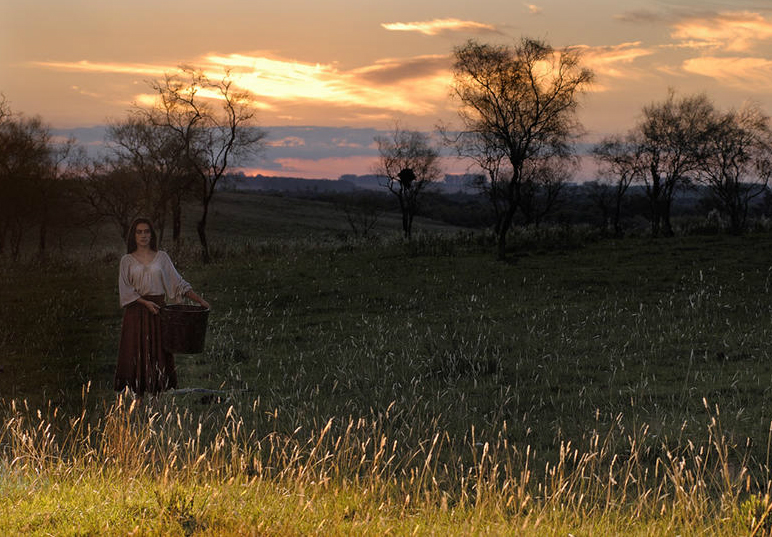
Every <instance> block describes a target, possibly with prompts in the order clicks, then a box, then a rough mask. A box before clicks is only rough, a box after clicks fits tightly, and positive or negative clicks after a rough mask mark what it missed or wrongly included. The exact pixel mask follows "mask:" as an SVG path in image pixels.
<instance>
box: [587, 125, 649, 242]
mask: <svg viewBox="0 0 772 537" xmlns="http://www.w3.org/2000/svg"><path fill="white" fill-rule="evenodd" d="M640 149H641V148H640V147H639V146H638V145H637V144H635V142H634V140H631V139H628V140H626V139H623V138H621V137H619V136H611V137H608V138H605V139H604V140H602V141H601V142H600V143H599V144H598V145H596V146H595V147H594V148H593V156H594V157H595V160H596V161H597V162H598V164H599V168H600V169H599V171H600V173H601V175H602V176H603V179H601V180H599V181H595V182H594V183H590V184H588V189H589V195H590V198H591V199H592V200H593V202H594V203H595V205H596V206H597V207H599V208H600V209H601V211H602V212H603V213H604V220H607V219H608V217H609V216H610V217H611V223H612V225H613V228H614V236H616V237H621V236H622V226H621V220H622V202H623V201H624V197H625V194H626V193H627V189H628V188H630V185H631V184H632V183H633V181H635V180H636V179H637V178H640V177H641V174H642V173H643V170H642V169H641V166H642V163H643V161H642V159H641V158H640V155H639V154H638V151H639V150H640Z"/></svg>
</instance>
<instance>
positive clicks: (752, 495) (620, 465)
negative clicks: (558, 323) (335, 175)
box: [0, 386, 772, 535]
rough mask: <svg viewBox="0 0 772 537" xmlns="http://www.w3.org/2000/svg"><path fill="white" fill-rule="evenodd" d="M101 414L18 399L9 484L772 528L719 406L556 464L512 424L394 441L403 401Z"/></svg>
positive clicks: (2, 442)
mask: <svg viewBox="0 0 772 537" xmlns="http://www.w3.org/2000/svg"><path fill="white" fill-rule="evenodd" d="M88 391H89V389H88V386H86V387H84V390H83V397H84V402H85V400H86V398H87V397H88ZM703 402H704V404H705V406H706V408H707V407H708V403H707V401H703ZM87 408H89V405H86V404H84V406H83V411H82V413H81V414H80V415H79V416H77V417H67V416H64V415H63V414H62V413H61V412H60V411H59V409H58V408H56V407H52V406H48V407H46V408H43V409H34V408H30V407H29V405H27V404H25V403H23V402H22V403H20V402H18V401H9V402H4V403H3V405H2V416H3V422H2V426H0V449H1V450H2V451H0V476H2V477H3V479H2V481H1V482H4V483H6V485H7V483H9V482H13V481H14V480H15V481H19V480H22V481H25V482H28V483H34V482H39V481H43V482H52V481H59V482H62V481H75V482H77V481H78V480H80V479H83V476H91V478H93V477H94V476H97V477H100V478H104V479H108V480H111V481H114V482H117V483H119V484H120V483H126V484H128V483H131V482H134V481H137V480H139V481H149V482H157V483H163V484H167V485H169V484H175V485H174V487H173V488H170V489H168V490H169V491H171V492H167V493H166V494H167V496H166V497H165V499H163V502H165V504H167V509H172V510H176V511H175V512H183V511H184V512H190V511H191V510H193V507H194V504H195V503H196V499H195V495H196V490H198V489H197V488H196V486H194V485H190V484H195V483H219V484H220V486H222V487H226V488H227V487H228V486H233V484H234V483H238V484H240V486H246V487H249V486H254V487H268V488H270V489H274V490H292V491H295V493H297V491H301V492H303V493H306V492H308V491H312V492H313V494H315V495H325V494H329V495H335V496H337V495H338V494H339V493H341V492H342V491H348V490H355V491H358V494H359V495H360V496H361V495H363V496H364V497H366V498H367V501H368V502H369V503H371V504H372V505H380V506H381V507H382V508H383V507H384V506H385V507H386V508H388V510H390V512H392V513H393V515H394V516H396V517H397V518H399V517H404V516H416V514H417V513H424V515H422V516H425V513H426V512H433V513H435V514H439V515H448V516H449V514H452V513H456V514H457V515H456V516H458V514H459V513H463V514H464V515H463V516H464V517H467V519H471V520H477V521H481V520H484V519H486V518H490V517H494V518H495V519H497V520H502V521H505V523H506V525H507V526H509V527H512V528H515V527H517V528H521V529H522V530H523V531H525V530H528V529H532V530H535V529H537V528H540V527H541V528H550V527H553V526H554V525H555V524H556V523H557V524H559V525H560V524H569V525H571V524H580V525H584V526H585V527H586V526H587V525H588V524H589V527H594V528H598V527H606V528H612V529H613V530H614V531H619V532H622V531H627V530H630V529H632V528H638V529H640V528H645V527H647V526H648V525H651V524H654V526H650V527H656V528H659V529H663V528H664V529H665V530H667V531H670V530H676V529H681V530H683V529H688V528H692V529H695V528H701V531H709V532H711V533H717V534H718V533H724V534H730V533H732V532H734V531H739V530H742V531H744V532H746V533H747V534H749V535H761V534H764V533H765V532H769V530H770V528H772V515H771V514H770V511H772V501H770V492H771V490H770V487H771V486H772V483H771V482H770V476H769V445H768V446H767V453H768V455H767V460H766V461H752V460H750V459H749V458H748V457H747V455H745V454H747V450H746V449H744V448H745V446H738V445H735V444H733V442H732V440H731V439H730V438H728V437H727V435H725V434H724V432H723V431H722V428H721V420H720V412H719V409H718V408H717V407H716V408H710V409H709V410H710V411H711V420H710V422H709V423H708V424H707V425H706V427H707V440H706V441H705V442H704V443H702V444H695V443H693V442H692V441H691V440H688V439H679V438H674V439H662V438H656V437H655V436H654V435H652V433H651V432H650V431H649V429H648V427H646V426H641V427H640V428H638V429H636V430H627V429H625V427H624V425H623V421H622V419H621V415H620V416H619V417H618V419H616V420H614V422H613V424H612V426H611V427H608V428H606V430H603V431H601V430H593V431H592V432H591V433H590V434H588V436H587V437H586V440H585V441H583V442H582V444H581V445H578V444H577V445H575V444H573V443H571V442H565V443H562V444H561V446H560V449H559V452H558V453H556V456H555V457H554V460H551V461H549V462H546V463H543V464H539V463H537V462H536V461H537V460H540V459H539V457H537V454H536V453H535V451H534V449H532V447H531V446H530V445H527V444H516V443H512V442H510V441H509V440H508V439H507V438H508V437H509V435H508V434H507V423H506V422H504V423H503V425H502V427H501V429H500V431H499V433H498V435H496V437H495V438H493V439H491V440H482V439H480V438H478V436H477V433H476V431H475V430H474V428H472V429H471V430H470V431H469V432H468V434H467V435H466V436H465V437H464V438H463V439H454V438H453V437H452V436H451V435H449V434H448V433H446V432H443V431H442V430H439V429H427V430H422V431H416V436H415V438H417V439H419V440H418V441H417V442H415V443H413V442H410V443H409V445H406V444H404V443H403V442H402V441H401V439H400V438H396V437H394V436H392V435H391V432H392V429H393V428H392V425H391V423H390V418H391V416H390V409H389V410H386V411H385V412H384V413H383V414H381V415H378V416H372V417H369V418H358V417H350V418H347V419H345V420H340V419H337V418H332V419H329V420H328V421H327V422H325V423H320V424H319V426H318V427H316V428H314V429H313V430H303V429H302V428H301V427H299V428H298V429H296V430H295V431H294V432H292V433H290V434H286V433H281V432H279V431H277V430H272V428H271V423H272V422H274V421H275V420H276V419H277V418H278V415H279V412H280V411H279V410H277V409H273V410H269V409H266V408H261V406H260V401H259V400H256V401H253V402H252V403H251V405H247V404H245V403H244V402H234V404H229V405H227V406H226V407H224V408H223V410H222V411H218V410H212V409H210V410H207V411H202V412H199V413H196V412H193V411H191V410H189V409H187V408H184V407H183V406H181V405H178V404H177V402H176V401H175V399H160V398H159V399H155V400H145V401H144V402H141V403H140V402H139V401H138V400H134V399H133V398H132V397H131V396H130V395H127V394H122V395H120V396H119V397H118V398H117V399H116V401H115V402H114V403H112V404H109V405H105V406H103V407H102V408H101V409H97V410H87ZM770 434H771V435H772V424H771V426H770ZM186 484H187V485H186ZM180 486H181V487H182V488H179V487H180ZM186 487H187V488H186ZM161 501H162V500H160V499H159V502H161ZM348 508H349V507H346V509H348ZM201 509H204V510H205V507H201ZM186 516H187V515H186ZM556 521H559V522H556ZM473 527H474V526H473ZM467 529H468V528H467ZM478 529H479V528H478Z"/></svg>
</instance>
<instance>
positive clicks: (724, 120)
mask: <svg viewBox="0 0 772 537" xmlns="http://www.w3.org/2000/svg"><path fill="white" fill-rule="evenodd" d="M771 174H772V129H771V128H770V118H769V116H767V115H766V114H764V113H763V112H762V111H761V109H760V108H759V107H758V105H754V104H748V105H746V106H744V107H743V108H741V109H740V110H737V111H736V110H730V111H728V112H725V113H718V112H717V113H715V116H714V118H713V120H712V122H711V127H710V132H709V136H708V137H707V143H706V147H705V150H704V157H703V159H702V160H701V165H700V166H699V174H698V176H697V178H698V181H700V182H701V183H703V184H705V185H706V186H707V187H708V188H709V189H710V192H711V194H712V197H713V200H714V201H715V202H716V206H717V208H718V210H719V211H721V212H722V213H723V214H724V215H726V217H727V218H728V219H729V223H730V226H731V231H732V233H734V234H740V233H742V232H743V231H744V230H745V227H746V221H747V217H748V205H749V203H750V202H751V201H752V200H753V199H754V198H756V197H758V196H760V195H762V194H764V193H765V192H766V191H767V184H768V183H769V179H770V175H771Z"/></svg>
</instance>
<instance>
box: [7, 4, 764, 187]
mask: <svg viewBox="0 0 772 537" xmlns="http://www.w3.org/2000/svg"><path fill="white" fill-rule="evenodd" d="M0 8H2V14H3V15H2V17H0V92H2V93H3V94H4V95H5V96H6V98H7V99H8V101H9V102H10V104H11V107H12V109H13V110H14V111H19V112H23V113H25V114H29V115H33V114H39V115H41V116H42V117H43V118H44V119H45V120H46V121H48V122H49V123H51V124H52V125H53V126H55V127H79V126H89V125H98V124H103V123H105V121H106V120H107V119H108V118H119V117H121V116H123V115H124V114H125V113H126V111H127V110H128V109H129V108H130V107H131V106H132V104H133V103H143V102H146V101H147V99H148V94H149V93H150V91H149V86H148V84H147V82H148V81H149V80H152V79H154V78H158V77H160V76H162V75H163V73H164V72H170V71H172V70H174V68H175V67H176V66H179V65H181V64H188V65H194V66H197V67H200V68H202V69H204V70H205V71H206V72H207V73H210V74H212V75H213V76H218V74H220V73H222V71H223V69H224V68H226V67H227V68H230V69H231V70H232V72H233V74H234V78H235V79H236V81H237V84H238V85H239V86H240V88H242V89H245V90H247V91H249V92H251V93H252V94H253V96H254V98H255V100H256V102H257V103H259V111H258V115H259V118H260V123H261V124H263V125H265V126H273V125H276V126H279V125H282V126H320V127H344V126H346V127H356V128H376V129H384V128H388V127H389V126H390V125H391V124H393V122H394V120H396V119H399V120H400V121H402V122H403V124H405V125H407V126H408V127H410V128H416V129H422V130H430V129H432V128H433V127H434V126H435V125H436V124H437V123H438V122H440V121H445V122H451V123H452V122H453V120H454V119H455V117H456V114H455V108H454V103H453V101H452V100H451V99H450V98H449V87H448V85H449V82H450V75H449V66H450V62H451V54H452V50H453V47H454V46H458V45H461V44H463V43H464V42H465V41H466V40H468V39H470V38H475V39H478V40H481V41H489V42H496V43H508V42H509V43H511V42H513V41H514V40H517V39H519V38H520V37H521V36H529V37H537V38H542V39H545V40H546V41H547V42H549V43H550V44H552V45H554V46H557V47H563V46H575V47H581V48H582V50H583V52H584V57H585V61H586V64H587V65H588V66H589V67H591V68H592V69H594V70H595V72H596V73H597V83H596V84H595V87H594V88H593V91H592V92H591V93H590V94H588V95H587V96H586V98H585V99H584V103H583V107H582V111H581V118H582V120H583V123H584V125H585V127H586V128H587V131H588V138H589V139H593V137H594V138H597V137H599V136H601V135H603V134H606V133H609V132H618V131H624V130H626V129H628V128H629V127H630V126H631V125H632V123H633V122H634V121H635V118H636V116H637V114H638V113H639V111H640V109H641V107H642V106H643V105H645V104H647V103H649V102H651V101H652V100H657V99H661V98H663V97H664V96H665V95H666V92H667V88H668V87H672V88H675V89H676V90H677V91H679V92H682V93H692V92H696V91H705V92H706V93H707V94H708V95H709V96H710V97H711V98H713V99H714V100H715V101H716V102H717V104H718V105H719V106H722V107H730V106H740V105H741V104H742V103H743V102H744V101H745V100H749V99H751V100H755V101H757V102H759V103H760V104H761V105H762V107H763V108H764V109H766V110H767V111H768V112H770V113H772V91H770V90H772V6H769V4H767V3H766V2H761V1H759V0H736V1H712V2H711V1H696V0H689V1H680V2H674V1H664V0H634V1H629V2H617V1H612V0H600V1H587V2H574V1H573V0H544V1H541V2H538V1H537V2H534V3H531V2H528V3H526V2H522V3H519V2H501V1H500V0H496V1H492V0H480V1H478V2H471V3H470V2H467V1H465V0H464V1H462V0H443V1H439V0H428V1H422V2H415V0H411V1H405V0H395V1H392V2H371V1H368V0H362V1H359V2H354V1H343V0H332V1H325V2H312V1H310V0H283V1H282V2H275V1H268V0H266V1H249V2H248V1H245V0H220V1H219V2H204V1H201V0H186V1H182V0H165V1H163V2H158V1H157V0H154V1H152V2H151V1H149V0H136V1H134V2H118V1H116V0H107V1H106V0H100V1H96V0H69V1H67V2H61V1H53V0H26V1H24V2H22V1H17V0H0ZM359 157H361V155H359ZM352 158H353V155H352ZM341 159H343V157H336V158H335V159H327V160H328V161H333V162H334V164H335V165H336V166H345V162H342V161H341ZM321 160H322V159H320V162H321ZM360 160H361V159H360ZM353 162H354V160H352V163H353ZM307 164H308V163H307ZM312 168H313V167H312V166H311V167H310V168H309V170H310V171H307V173H306V172H304V173H306V174H307V175H308V176H313V174H314V172H313V169H312ZM361 171H362V170H361V169H357V170H345V169H341V170H340V173H349V172H353V173H360V172H361ZM320 173H321V172H320Z"/></svg>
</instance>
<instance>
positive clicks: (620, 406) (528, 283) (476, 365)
mask: <svg viewBox="0 0 772 537" xmlns="http://www.w3.org/2000/svg"><path fill="white" fill-rule="evenodd" d="M544 233H546V232H544ZM537 239H538V240H537ZM537 239H535V238H534V237H533V236H531V235H527V234H524V235H522V236H520V237H519V238H518V241H519V243H520V244H521V245H522V246H523V249H521V250H520V254H519V255H518V256H517V257H516V260H515V261H514V262H512V263H500V262H496V261H494V260H493V258H492V256H491V254H490V252H489V250H488V248H487V247H486V246H481V245H478V244H477V243H478V242H480V241H479V240H478V238H477V237H475V236H471V235H455V236H452V237H445V238H443V237H439V236H425V237H419V238H418V239H417V240H416V241H414V243H413V244H412V245H404V244H401V243H400V242H398V241H396V242H395V241H388V240H381V241H377V242H367V243H352V242H347V241H340V240H330V241H321V240H319V239H298V238H295V239H287V240H282V241H274V242H270V241H267V242H255V243H247V242H243V241H241V242H238V241H237V242H232V243H224V242H223V243H220V244H219V245H218V246H217V248H218V250H217V251H218V256H219V259H218V260H217V261H216V262H215V263H213V264H211V265H208V266H202V265H200V264H198V263H197V262H196V261H195V257H194V256H193V255H192V254H186V253H185V252H179V253H178V254H177V255H176V256H175V258H176V259H178V266H179V268H180V269H181V270H182V271H183V273H184V274H185V276H186V277H187V278H188V279H189V280H191V281H192V282H193V283H194V284H195V286H196V288H197V289H199V290H201V291H202V292H203V294H204V295H205V296H206V297H207V299H208V300H209V301H210V302H211V303H212V304H213V312H212V316H211V324H210V331H209V334H208V336H207V337H208V343H207V349H206V352H205V353H204V354H203V355H195V356H179V357H178V372H179V375H180V379H181V387H183V388H196V389H199V388H200V389H206V390H208V391H202V390H183V391H180V392H178V393H176V394H175V393H169V394H165V395H162V396H160V397H159V398H157V399H156V400H153V401H146V402H145V404H144V405H143V406H142V407H140V408H136V407H131V406H130V405H129V403H128V402H127V401H119V402H116V399H115V396H114V395H113V394H112V392H111V391H110V384H111V380H112V373H113V367H114V359H115V358H114V356H115V353H116V346H117V333H118V327H119V324H120V311H119V310H118V308H117V306H116V302H117V297H116V290H115V272H116V264H117V256H116V255H108V254H100V256H97V257H95V256H91V258H90V259H88V260H83V259H81V260H59V261H56V262H52V261H49V262H48V263H46V264H39V265H35V264H27V265H25V266H16V267H10V268H9V269H8V271H7V273H6V274H7V277H4V278H3V280H2V282H0V319H1V320H2V326H0V367H2V368H3V371H2V373H0V389H1V390H2V395H3V398H4V400H5V403H4V406H3V409H2V413H3V416H4V428H3V429H2V431H1V432H0V449H2V453H1V456H2V460H1V461H0V483H2V485H0V488H2V489H3V490H0V496H2V497H3V498H5V499H4V500H3V501H2V502H1V503H2V505H3V507H2V508H1V509H2V510H0V517H2V518H3V520H0V525H2V526H3V527H7V528H11V530H10V531H11V532H12V533H14V532H15V533H26V532H28V531H38V532H40V533H45V532H51V531H53V532H61V533H68V532H69V531H71V530H70V529H68V528H77V527H82V528H86V529H84V531H85V532H93V533H103V532H110V531H113V530H115V532H116V533H122V532H128V531H132V530H133V529H134V528H135V527H136V528H138V529H139V531H140V533H141V532H145V533H164V532H170V533H207V532H209V533H211V534H218V533H222V532H226V533H239V532H241V533H246V534H249V533H250V532H256V533H262V534H277V535H278V534H292V533H296V534H307V533H319V534H329V533H338V534H345V533H369V534H382V533H384V532H387V531H389V532H392V533H398V534H407V533H412V532H413V531H417V532H418V533H423V534H426V533H451V534H459V535H460V534H469V533H478V534H490V533H493V534H511V533H519V532H522V533H524V534H528V533H532V534H553V533H554V534H566V533H569V532H570V533H573V534H575V535H579V534H601V533H604V534H608V533H611V534H613V533H616V534H628V533H632V534H652V535H655V534H662V533H682V534H696V533H701V532H703V533H704V532H707V533H711V534H725V535H729V534H737V533H738V532H739V533H742V532H745V533H751V532H753V531H754V529H756V530H757V534H758V532H760V531H762V530H764V529H765V528H766V527H767V526H766V525H765V521H766V519H767V515H768V513H766V511H767V507H768V506H769V505H770V504H769V501H768V499H767V497H766V496H765V494H767V493H768V492H769V472H768V466H769V455H770V454H769V440H768V439H769V431H770V425H771V424H772V409H771V408H770V404H769V399H770V389H769V385H770V380H772V366H770V363H769V341H770V320H772V319H771V316H772V311H771V310H770V265H771V263H770V258H769V255H768V252H769V251H770V246H772V240H770V238H769V237H768V236H751V237H744V238H735V237H690V238H678V239H672V240H658V241H652V240H643V239H628V240H623V241H594V242H583V240H582V238H581V237H578V236H573V237H572V236H565V235H561V236H558V237H551V236H548V235H547V234H543V235H542V236H541V237H538V238H537ZM558 242H559V244H558V246H559V247H551V246H550V245H555V244H557V243H558ZM579 246H581V247H579ZM86 261H88V262H86ZM6 274H4V276H6ZM88 382H90V383H91V386H90V390H89V394H88V396H87V397H85V399H84V397H83V396H82V393H81V389H82V386H83V385H84V384H85V383H88ZM24 400H26V401H27V404H26V407H25V405H24V403H23V401H24ZM14 401H15V402H14ZM38 408H39V409H40V410H41V412H40V414H38V411H37V409H38ZM50 498H54V499H55V500H52V499H50ZM54 501H55V502H56V503H52V502H54ZM55 506H56V507H55ZM108 512H109V513H112V514H108ZM754 516H755V519H754ZM757 525H758V528H756V526H757ZM72 531H75V530H74V529H72Z"/></svg>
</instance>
